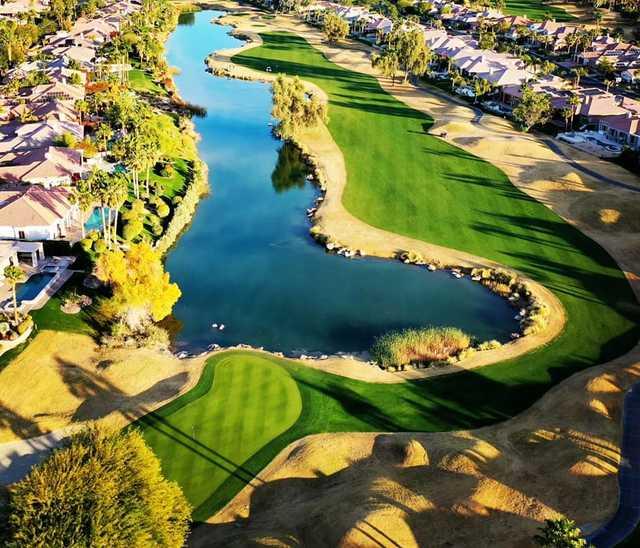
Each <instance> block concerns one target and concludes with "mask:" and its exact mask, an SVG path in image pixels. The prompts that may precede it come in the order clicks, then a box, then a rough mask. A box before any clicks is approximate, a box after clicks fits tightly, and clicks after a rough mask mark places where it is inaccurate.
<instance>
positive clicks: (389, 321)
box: [166, 11, 517, 352]
mask: <svg viewBox="0 0 640 548" xmlns="http://www.w3.org/2000/svg"><path fill="white" fill-rule="evenodd" d="M216 15H219V12H213V11H202V12H199V13H196V14H195V16H193V18H192V20H191V22H190V24H182V25H180V26H178V28H177V29H176V31H175V32H174V33H173V35H172V36H171V37H170V39H169V42H168V44H167V48H168V60H169V64H170V65H171V66H174V67H177V68H178V69H180V73H179V74H178V75H177V76H176V84H177V86H178V89H179V90H180V93H181V95H182V96H183V97H184V98H185V99H186V100H187V101H190V102H192V103H195V104H198V105H201V106H204V107H206V109H207V116H206V117H205V118H197V119H195V124H196V129H197V131H198V133H199V134H200V135H201V136H202V140H201V142H200V143H199V150H200V154H201V157H202V158H203V160H204V161H205V162H206V163H207V164H208V166H209V170H210V174H209V181H210V184H211V189H212V192H211V194H210V195H209V196H207V197H206V198H204V199H203V200H202V201H201V203H200V205H199V207H198V210H197V212H196V215H195V217H194V219H193V223H192V224H191V226H190V227H189V229H188V230H187V231H186V232H185V233H184V234H183V235H182V236H181V238H180V239H179V241H178V243H177V244H176V246H175V247H174V248H173V249H172V250H171V251H170V252H169V253H168V255H167V260H166V264H167V269H168V270H169V272H170V273H171V276H172V279H173V280H174V281H176V282H177V283H178V284H179V285H180V288H181V289H182V298H181V299H180V301H179V302H178V304H177V305H176V307H175V309H174V318H175V320H177V321H176V322H175V323H174V329H175V331H176V346H177V347H179V348H189V349H193V350H200V349H203V348H205V347H206V346H207V345H209V344H211V343H214V342H215V343H218V344H222V345H231V344H237V343H247V344H251V345H254V346H264V347H265V348H268V349H270V350H281V351H296V350H297V351H318V352H335V351H338V350H343V351H359V350H365V349H367V348H368V347H369V346H370V344H371V342H372V340H373V339H374V337H375V336H377V335H380V334H382V333H384V332H386V331H389V330H391V329H398V328H405V327H415V326H425V325H455V326H458V327H460V328H462V329H464V330H465V331H467V332H469V333H471V334H473V335H475V336H477V337H478V338H480V339H490V338H497V339H500V340H506V339H508V337H509V334H510V333H511V332H513V331H514V330H516V328H517V325H516V323H515V321H514V320H513V315H514V311H513V309H512V308H511V307H510V306H509V305H508V304H507V303H506V302H505V301H503V300H502V299H500V298H498V297H496V296H495V295H493V294H492V293H490V292H489V291H487V290H485V289H484V288H483V287H482V286H480V285H479V284H476V283H473V282H471V281H470V280H466V279H463V280H456V279H454V278H452V277H451V276H450V275H449V274H447V273H444V272H438V273H429V272H428V271H426V270H425V269H424V268H419V267H414V266H407V265H403V264H401V263H400V262H397V261H385V260H378V259H372V258H365V259H356V260H349V259H346V258H344V257H340V256H335V255H329V254H327V253H325V251H324V250H323V249H322V248H321V247H320V246H319V245H317V244H316V243H315V242H314V241H313V240H312V239H311V237H310V236H309V222H308V221H307V219H306V216H305V210H306V209H307V208H308V207H311V205H312V202H313V200H314V198H315V196H316V195H317V191H316V190H315V189H314V188H313V187H312V186H311V185H310V184H309V183H307V182H306V181H305V178H304V173H302V172H301V169H302V168H301V166H300V165H299V164H298V163H297V162H296V154H295V151H291V150H290V149H285V150H284V151H282V152H280V155H279V151H281V149H282V147H283V144H282V142H279V141H278V140H276V139H274V138H273V137H272V135H271V131H270V127H269V123H270V122H271V118H270V111H271V94H270V89H269V86H267V85H265V84H260V83H254V82H243V81H236V80H227V79H221V78H215V77H213V76H211V75H210V74H208V73H207V72H205V65H204V59H205V57H206V56H207V55H208V54H209V53H210V52H212V51H214V50H219V49H225V48H231V47H237V46H238V45H240V41H238V40H236V39H234V38H232V37H231V36H229V35H228V31H229V28H228V27H221V26H219V25H212V24H211V23H210V21H211V19H212V18H213V17H214V16H216ZM274 170H275V174H274ZM213 323H223V324H225V326H226V329H225V330H224V331H217V330H215V329H213V328H212V324H213ZM176 326H177V327H176Z"/></svg>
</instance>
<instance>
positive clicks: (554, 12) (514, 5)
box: [504, 0, 575, 21]
mask: <svg viewBox="0 0 640 548" xmlns="http://www.w3.org/2000/svg"><path fill="white" fill-rule="evenodd" d="M504 11H505V13H509V14H511V15H526V16H527V17H528V18H529V19H534V20H537V21H542V20H544V18H545V16H547V15H548V16H549V17H551V18H552V19H555V20H556V21H573V20H574V19H575V17H574V16H573V15H571V14H570V13H567V12H566V11H564V10H563V9H562V8H560V7H558V6H550V5H549V4H545V3H544V2H543V1H542V0H507V7H506V9H505V10H504Z"/></svg>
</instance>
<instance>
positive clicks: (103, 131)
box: [96, 123, 113, 150]
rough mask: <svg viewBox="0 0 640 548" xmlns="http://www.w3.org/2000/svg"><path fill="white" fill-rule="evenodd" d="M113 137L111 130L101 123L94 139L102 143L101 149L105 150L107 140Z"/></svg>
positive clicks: (107, 125) (108, 126)
mask: <svg viewBox="0 0 640 548" xmlns="http://www.w3.org/2000/svg"><path fill="white" fill-rule="evenodd" d="M112 137H113V129H111V126H110V125H109V124H105V123H102V124H100V125H99V126H98V128H97V129H96V139H98V140H99V141H102V149H103V150H107V144H108V142H109V139H111V138H112Z"/></svg>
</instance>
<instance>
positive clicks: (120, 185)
mask: <svg viewBox="0 0 640 548" xmlns="http://www.w3.org/2000/svg"><path fill="white" fill-rule="evenodd" d="M128 194H129V181H128V180H127V178H126V177H124V176H123V175H121V174H114V175H112V176H110V177H108V178H107V184H106V187H105V191H104V195H105V204H106V205H107V207H108V208H109V211H108V215H109V217H108V219H109V223H108V224H109V231H108V237H107V245H108V246H109V247H111V244H113V243H115V240H116V231H117V227H118V212H119V211H120V208H121V207H122V204H124V201H125V200H126V199H127V196H128ZM112 211H113V212H114V219H113V222H112V220H111V212H112Z"/></svg>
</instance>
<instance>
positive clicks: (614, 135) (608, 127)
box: [598, 111, 640, 152]
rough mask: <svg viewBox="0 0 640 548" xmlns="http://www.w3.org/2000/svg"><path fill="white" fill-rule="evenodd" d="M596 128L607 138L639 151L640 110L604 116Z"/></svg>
mask: <svg viewBox="0 0 640 548" xmlns="http://www.w3.org/2000/svg"><path fill="white" fill-rule="evenodd" d="M598 129H599V130H600V131H602V132H604V133H606V134H607V136H608V137H609V139H611V140H613V141H616V142H618V143H620V144H622V145H626V146H628V147H629V148H630V149H631V150H635V151H638V152H640V112H639V113H638V114H633V113H632V112H631V111H628V112H627V113H626V114H623V115H620V116H607V117H604V118H602V119H601V120H600V121H599V122H598Z"/></svg>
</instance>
